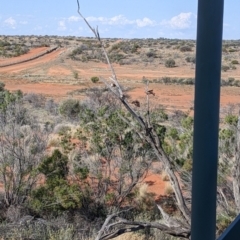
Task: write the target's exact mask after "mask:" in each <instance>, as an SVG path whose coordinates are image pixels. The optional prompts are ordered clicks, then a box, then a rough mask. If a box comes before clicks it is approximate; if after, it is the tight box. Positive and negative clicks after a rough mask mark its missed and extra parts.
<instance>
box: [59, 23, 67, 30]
mask: <svg viewBox="0 0 240 240" xmlns="http://www.w3.org/2000/svg"><path fill="white" fill-rule="evenodd" d="M66 29H67V27H66V24H65V21H64V20H61V21H59V22H58V30H60V31H65V30H66Z"/></svg>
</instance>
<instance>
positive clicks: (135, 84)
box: [0, 48, 240, 195]
mask: <svg viewBox="0 0 240 240" xmlns="http://www.w3.org/2000/svg"><path fill="white" fill-rule="evenodd" d="M44 50H46V48H39V49H33V50H31V51H30V52H29V53H28V54H25V55H23V56H21V57H18V58H16V59H17V60H21V59H26V58H29V57H31V56H32V55H36V54H38V53H40V52H41V51H44ZM67 54H68V51H67V50H66V49H58V50H56V51H53V52H51V53H49V54H46V55H44V56H42V57H40V58H38V59H35V60H32V61H29V62H25V63H20V64H17V65H13V66H9V67H3V68H0V81H2V82H4V83H5V84H6V88H7V89H9V90H11V91H13V90H18V89H20V90H22V91H23V92H24V93H30V92H33V93H42V94H45V95H46V96H48V97H53V98H54V99H57V100H60V99H62V98H64V97H66V96H67V94H68V93H69V92H72V91H74V90H79V89H81V88H87V87H89V86H99V85H101V83H98V84H97V85H93V84H91V81H90V78H91V77H92V76H102V77H106V78H108V77H109V76H111V73H110V71H109V69H108V66H107V65H106V64H103V63H95V62H89V63H81V62H74V61H72V60H70V59H69V58H68V56H67ZM16 59H14V61H15V60H16ZM11 60H12V59H11ZM4 61H10V60H1V63H3V62H4ZM114 67H115V71H116V74H117V76H118V77H119V79H120V83H121V84H122V85H125V86H129V87H132V88H133V90H131V91H130V92H128V93H129V95H130V97H131V99H132V100H136V99H139V100H140V101H141V103H144V101H145V91H144V84H143V83H142V78H143V76H145V77H146V78H148V79H154V78H156V79H157V78H160V77H164V76H168V77H186V78H188V77H194V72H195V70H194V69H192V68H191V66H190V65H185V66H182V67H176V68H170V69H169V68H165V67H164V66H163V65H159V66H152V65H148V66H143V65H130V66H120V65H114ZM239 69H240V68H238V69H237V70H235V71H234V72H233V71H232V72H231V71H228V72H227V73H222V77H223V78H224V79H227V78H228V77H235V78H236V79H239V77H240V70H239ZM73 71H76V72H78V74H79V78H80V79H81V81H80V80H76V79H74V78H73ZM26 74H32V75H38V74H39V75H41V76H44V77H45V78H46V79H50V80H48V82H46V81H44V80H41V81H37V82H36V83H33V82H31V81H29V79H28V78H26V77H25V75H26ZM16 77H17V78H16ZM150 88H151V89H154V92H155V94H156V95H155V96H154V97H151V104H152V106H153V105H157V104H161V105H163V106H165V107H166V109H170V110H173V109H176V110H177V109H181V110H186V111H187V110H189V109H190V108H191V107H192V106H193V96H194V87H193V86H187V85H164V84H156V83H155V84H150ZM80 97H81V96H79V98H80ZM239 102H240V88H238V87H223V88H222V89H221V106H222V107H226V106H227V105H228V104H238V103H239ZM145 181H146V182H147V183H149V191H151V192H154V193H155V194H156V195H162V194H164V191H165V183H166V182H164V181H163V180H162V179H161V176H160V175H159V174H153V173H150V174H149V175H148V176H147V178H146V180H145ZM0 187H1V186H0Z"/></svg>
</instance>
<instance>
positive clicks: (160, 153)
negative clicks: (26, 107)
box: [77, 0, 190, 239]
mask: <svg viewBox="0 0 240 240" xmlns="http://www.w3.org/2000/svg"><path fill="white" fill-rule="evenodd" d="M77 4H78V14H79V15H80V16H81V17H82V19H83V20H84V21H85V23H86V24H87V26H88V27H89V28H90V30H91V31H92V32H93V34H94V36H95V37H96V39H97V41H98V42H99V43H100V45H101V47H102V51H103V53H104V55H105V58H106V60H107V63H108V65H109V67H110V70H111V73H112V76H111V77H110V78H109V80H106V79H104V78H101V80H102V81H103V82H104V83H105V85H106V86H107V88H108V89H109V90H110V91H111V92H112V94H114V95H115V97H116V98H117V99H118V100H119V101H120V102H121V103H122V105H123V106H124V107H125V108H126V110H127V111H128V112H129V113H130V114H131V117H132V118H133V119H134V120H135V121H136V123H137V124H135V123H134V122H133V121H132V120H131V119H130V118H126V117H123V116H121V117H122V119H124V121H126V122H127V123H128V124H129V126H130V127H131V128H132V130H133V131H135V132H136V133H137V134H138V137H139V138H140V139H142V140H144V141H146V142H147V143H148V144H150V145H151V147H152V149H153V150H154V152H155V155H156V157H157V159H158V160H159V161H161V162H162V164H163V166H164V169H165V171H166V173H167V174H168V176H169V179H170V182H171V185H172V188H173V190H174V193H175V198H176V203H177V206H178V208H179V210H180V212H181V214H182V218H183V221H184V222H185V224H184V225H183V224H181V223H180V226H179V227H178V228H177V230H178V231H177V230H176V227H175V226H173V225H169V224H163V225H158V228H159V229H161V230H162V231H165V232H168V233H169V234H170V235H173V236H182V237H185V238H188V237H189V235H190V210H189V208H188V206H187V204H186V202H185V199H184V196H183V192H182V189H181V184H180V182H179V179H178V177H177V176H176V173H175V168H174V165H173V164H172V161H171V159H170V158H169V156H168V155H167V154H166V152H165V151H164V149H163V147H162V142H161V140H160V138H159V136H158V135H157V133H156V131H155V129H154V127H153V126H152V124H151V119H150V111H149V95H150V94H151V91H152V90H149V89H148V86H147V88H146V91H145V93H146V97H147V103H148V109H147V115H146V118H145V119H144V117H143V116H140V115H139V113H138V112H136V111H135V110H134V108H133V107H132V105H131V104H129V102H128V101H127V98H126V96H125V94H124V92H123V90H122V88H121V86H120V84H119V81H118V79H117V76H116V74H115V71H114V68H113V67H112V64H111V62H110V60H109V57H108V54H107V52H106V50H105V47H104V43H103V41H102V40H101V38H100V35H99V32H98V28H96V29H94V28H93V27H92V26H91V25H90V24H89V23H88V21H87V20H86V18H85V17H84V16H83V15H82V13H81V12H80V5H79V1H78V0H77ZM114 216H115V215H114ZM109 219H112V217H109V218H108V219H106V222H105V224H104V226H103V227H104V230H106V229H109V228H110V226H112V225H114V227H116V226H119V229H118V230H117V234H114V235H111V237H107V236H105V237H104V236H103V235H101V234H100V235H101V236H98V237H97V238H96V239H110V238H112V237H116V236H117V235H121V234H123V233H124V232H126V230H124V229H125V228H121V226H122V224H124V225H134V226H135V227H132V228H131V227H130V228H129V227H128V231H134V230H135V229H136V230H139V229H142V228H145V227H144V226H146V227H153V225H154V224H150V223H148V224H147V223H130V222H128V221H127V220H124V221H119V222H115V223H114V224H110V225H108V224H109ZM182 229H184V234H181V231H182ZM104 230H103V231H101V232H104ZM183 235H184V236H183Z"/></svg>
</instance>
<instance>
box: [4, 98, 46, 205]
mask: <svg viewBox="0 0 240 240" xmlns="http://www.w3.org/2000/svg"><path fill="white" fill-rule="evenodd" d="M46 143H47V133H46V132H45V130H44V129H42V128H41V127H40V126H39V125H38V124H37V123H36V122H34V121H33V119H31V117H30V116H29V115H28V112H27V110H26V109H25V108H24V107H23V103H22V101H21V100H18V101H14V102H12V103H8V105H7V106H6V107H5V109H4V110H2V111H0V181H1V183H3V188H4V202H5V204H6V205H7V206H10V205H15V204H21V203H23V202H24V201H25V200H26V197H27V196H28V195H29V193H30V191H31V189H32V187H33V186H34V184H35V183H36V180H37V175H36V173H35V171H34V170H35V168H36V167H37V165H38V164H39V162H40V161H41V159H42V157H43V155H44V153H45V149H46Z"/></svg>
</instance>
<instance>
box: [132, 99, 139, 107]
mask: <svg viewBox="0 0 240 240" xmlns="http://www.w3.org/2000/svg"><path fill="white" fill-rule="evenodd" d="M132 104H134V105H135V106H136V107H140V102H139V101H138V100H135V101H132Z"/></svg>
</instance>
